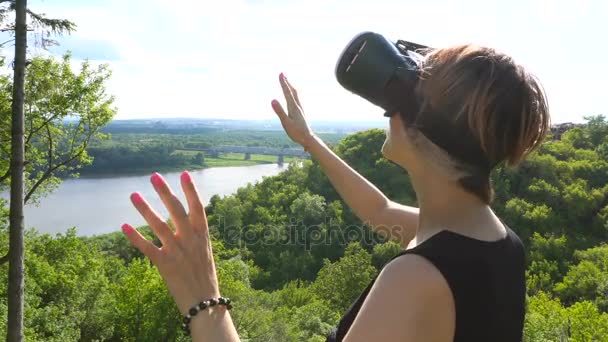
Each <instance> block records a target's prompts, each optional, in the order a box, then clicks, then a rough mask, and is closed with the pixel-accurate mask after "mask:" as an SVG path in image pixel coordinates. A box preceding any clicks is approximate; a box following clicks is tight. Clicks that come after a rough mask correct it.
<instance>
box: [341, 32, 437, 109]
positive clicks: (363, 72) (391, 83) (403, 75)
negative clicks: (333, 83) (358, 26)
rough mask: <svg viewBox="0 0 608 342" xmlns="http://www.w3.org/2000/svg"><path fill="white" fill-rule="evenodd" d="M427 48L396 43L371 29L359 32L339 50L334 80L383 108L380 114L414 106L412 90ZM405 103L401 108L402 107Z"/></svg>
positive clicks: (412, 44) (409, 43) (403, 42)
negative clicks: (340, 51)
mask: <svg viewBox="0 0 608 342" xmlns="http://www.w3.org/2000/svg"><path fill="white" fill-rule="evenodd" d="M428 50H430V49H429V48H428V47H426V46H424V45H420V44H416V43H412V42H407V41H404V40H399V41H397V43H396V44H394V43H392V42H390V41H389V40H388V39H386V38H385V37H383V36H382V35H380V34H378V33H374V32H363V33H361V34H359V35H357V36H356V37H355V38H353V39H352V40H351V41H350V42H349V43H348V45H347V46H346V48H345V49H344V51H342V53H341V55H340V58H339V59H338V63H337V65H336V77H337V79H338V82H339V83H340V84H341V85H342V86H343V87H344V88H346V89H347V90H349V91H351V92H353V93H355V94H357V95H359V96H361V97H363V98H364V99H366V100H367V101H369V102H371V103H373V104H375V105H377V106H379V107H381V108H383V109H384V110H386V113H385V114H384V116H387V117H388V116H391V115H392V114H394V113H395V112H398V111H400V110H403V109H405V108H407V109H408V112H410V113H411V112H412V109H416V107H417V103H416V102H417V101H416V99H415V98H414V94H413V90H414V87H415V86H416V83H417V81H418V77H419V71H420V62H421V60H422V59H423V56H422V55H421V54H420V52H422V53H425V52H426V51H428ZM404 106H405V108H404Z"/></svg>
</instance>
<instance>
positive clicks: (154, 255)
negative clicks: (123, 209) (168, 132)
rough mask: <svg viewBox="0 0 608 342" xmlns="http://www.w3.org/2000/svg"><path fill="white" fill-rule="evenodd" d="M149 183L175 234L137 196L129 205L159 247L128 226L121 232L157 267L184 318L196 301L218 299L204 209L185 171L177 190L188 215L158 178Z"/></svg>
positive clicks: (218, 293) (164, 182)
mask: <svg viewBox="0 0 608 342" xmlns="http://www.w3.org/2000/svg"><path fill="white" fill-rule="evenodd" d="M150 180H151V182H152V185H153V186H154V189H155V190H156V192H157V193H158V194H159V196H160V198H161V200H162V201H163V204H164V205H165V207H166V208H167V209H168V211H169V215H170V218H171V222H172V223H173V226H175V232H174V231H172V229H171V227H170V226H169V224H167V222H165V220H163V219H162V218H161V217H160V216H159V215H158V214H157V213H156V211H155V210H154V209H153V208H152V207H150V205H149V204H148V202H147V201H146V200H145V199H144V198H143V197H142V196H141V194H140V193H137V192H136V193H133V194H132V195H131V202H132V203H133V205H134V206H135V208H137V210H138V211H139V213H140V214H141V215H142V216H143V217H144V219H145V220H146V222H148V225H149V226H150V228H152V230H153V231H154V234H155V235H156V236H157V237H158V239H159V240H160V242H161V243H162V247H161V248H158V247H156V246H155V245H154V244H153V243H152V242H151V241H149V240H147V239H146V238H144V237H143V236H142V235H141V234H140V233H139V232H138V231H137V230H135V229H134V228H133V227H132V226H131V225H129V224H124V225H123V226H122V230H123V232H124V233H125V234H126V236H127V238H128V239H129V241H130V242H131V244H132V245H133V246H135V247H136V248H137V249H139V250H140V251H141V252H142V253H143V254H144V255H146V256H147V257H148V258H149V259H150V260H151V261H152V263H153V264H154V265H155V266H157V267H158V270H159V272H160V274H161V276H162V278H163V280H164V281H165V284H166V285H167V287H168V288H169V291H170V292H171V295H172V296H173V298H174V299H175V302H176V303H177V306H178V308H179V310H180V312H181V313H182V314H185V313H187V312H188V310H189V309H190V308H191V307H192V306H194V305H196V304H197V303H199V302H200V301H202V300H206V299H209V298H217V297H219V296H220V292H219V285H218V281H217V274H216V270H215V262H214V260H213V252H212V249H211V241H210V238H209V227H208V225H207V217H206V214H205V207H204V206H203V204H202V202H201V199H200V197H199V195H198V191H197V189H196V186H195V185H194V182H193V181H192V177H191V176H190V174H189V173H188V172H187V171H186V172H184V173H182V175H181V186H182V189H183V191H184V193H185V195H186V200H187V202H188V212H186V209H185V208H184V206H183V205H182V204H181V202H180V201H179V199H178V198H177V196H175V194H174V193H173V191H172V190H171V188H170V187H169V185H168V184H167V182H166V181H165V180H164V179H163V177H162V176H161V175H159V174H158V173H155V174H153V175H152V177H151V179H150Z"/></svg>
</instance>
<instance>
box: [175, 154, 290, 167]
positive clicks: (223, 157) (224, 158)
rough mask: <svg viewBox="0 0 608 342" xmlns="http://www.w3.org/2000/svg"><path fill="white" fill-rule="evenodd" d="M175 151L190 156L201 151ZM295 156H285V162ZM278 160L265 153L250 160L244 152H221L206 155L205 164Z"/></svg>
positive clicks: (265, 162) (254, 155)
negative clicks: (214, 154) (216, 156)
mask: <svg viewBox="0 0 608 342" xmlns="http://www.w3.org/2000/svg"><path fill="white" fill-rule="evenodd" d="M175 153H180V154H184V155H188V156H193V155H196V154H197V153H199V151H192V150H176V151H175ZM295 159H297V158H295V157H284V158H283V162H284V163H286V164H287V163H289V162H291V161H292V160H295ZM277 160H278V157H277V156H271V155H265V154H252V155H251V159H250V160H245V154H244V153H220V154H219V157H218V158H213V157H210V156H209V155H205V164H206V165H207V167H219V166H250V165H260V164H273V163H276V162H277Z"/></svg>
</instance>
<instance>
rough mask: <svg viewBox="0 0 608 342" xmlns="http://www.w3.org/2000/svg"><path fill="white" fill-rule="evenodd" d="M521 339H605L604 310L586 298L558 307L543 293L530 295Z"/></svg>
mask: <svg viewBox="0 0 608 342" xmlns="http://www.w3.org/2000/svg"><path fill="white" fill-rule="evenodd" d="M524 341H530V342H538V341H543V342H544V341H547V342H548V341H573V342H574V341H577V342H583V341H604V342H605V341H608V313H601V312H600V311H599V310H598V309H597V307H596V306H595V305H594V304H593V303H591V302H588V301H582V302H577V303H575V304H574V305H572V306H570V307H564V306H562V304H561V302H560V301H559V299H557V298H551V297H550V296H549V295H547V294H546V293H544V292H540V293H538V294H537V295H536V296H534V297H530V298H529V299H528V303H527V313H526V321H525V329H524Z"/></svg>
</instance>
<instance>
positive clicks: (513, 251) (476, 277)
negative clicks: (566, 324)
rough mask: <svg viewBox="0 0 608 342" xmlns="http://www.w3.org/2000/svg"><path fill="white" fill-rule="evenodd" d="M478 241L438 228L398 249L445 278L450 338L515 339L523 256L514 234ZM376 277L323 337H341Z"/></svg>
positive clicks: (521, 307)
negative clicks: (450, 302) (451, 310)
mask: <svg viewBox="0 0 608 342" xmlns="http://www.w3.org/2000/svg"><path fill="white" fill-rule="evenodd" d="M505 228H506V230H507V236H506V237H505V238H503V239H501V240H498V241H482V240H477V239H473V238H470V237H467V236H464V235H460V234H458V233H454V232H451V231H447V230H444V231H441V232H439V233H437V234H435V235H434V236H432V237H431V238H429V239H427V240H426V241H423V242H422V243H421V244H419V245H418V246H416V247H414V248H411V249H408V250H403V251H401V252H400V253H399V254H397V255H396V256H394V257H393V258H392V259H391V260H394V259H396V258H398V257H400V256H402V255H406V254H416V255H419V256H422V257H424V258H426V259H427V260H429V261H430V262H431V263H432V264H433V265H434V266H435V267H436V268H437V269H438V270H439V271H440V272H441V274H442V275H443V277H444V278H445V279H446V281H447V283H448V285H449V286H450V289H451V291H452V295H453V297H454V303H455V306H456V331H455V335H454V342H464V341H467V342H474V341H493V342H520V341H521V340H522V334H523V324H524V314H525V294H526V282H525V256H524V247H523V244H522V242H521V240H520V239H519V237H518V236H517V235H516V234H515V232H513V231H512V230H511V229H510V228H508V227H505ZM377 277H378V276H376V277H375V278H374V279H373V280H372V281H371V283H370V284H369V285H368V286H367V288H366V289H365V290H364V291H363V293H362V294H361V295H360V296H359V298H357V300H356V301H355V302H353V303H352V304H351V307H350V308H349V309H348V311H347V312H346V314H344V316H343V317H342V319H341V320H340V322H339V324H338V327H337V328H336V329H334V330H333V331H332V333H331V334H330V335H329V336H328V337H327V342H333V341H342V339H343V338H344V336H345V335H346V333H347V332H348V329H349V328H350V326H351V324H352V323H353V321H354V319H355V316H356V315H357V313H358V312H359V309H360V308H361V305H362V304H363V301H364V300H365V298H366V297H367V294H368V293H369V291H370V290H371V288H372V285H373V284H374V281H375V280H376V278H377Z"/></svg>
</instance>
